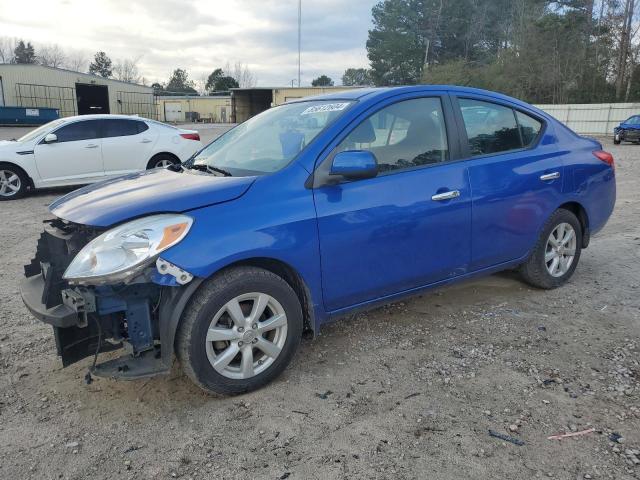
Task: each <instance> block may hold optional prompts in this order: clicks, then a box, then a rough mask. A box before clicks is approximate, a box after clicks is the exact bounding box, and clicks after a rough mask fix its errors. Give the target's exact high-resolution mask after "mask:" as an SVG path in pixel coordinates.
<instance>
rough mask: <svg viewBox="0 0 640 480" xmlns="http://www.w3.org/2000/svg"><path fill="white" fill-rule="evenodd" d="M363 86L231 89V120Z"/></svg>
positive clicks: (240, 120)
mask: <svg viewBox="0 0 640 480" xmlns="http://www.w3.org/2000/svg"><path fill="white" fill-rule="evenodd" d="M353 88H362V87H344V86H341V87H253V88H232V89H231V112H232V113H231V121H232V122H234V123H236V122H237V123H240V122H244V121H245V120H247V119H249V118H251V117H253V116H254V115H257V114H258V113H260V112H263V111H265V110H267V109H268V108H270V107H275V106H277V105H282V104H283V103H285V102H288V101H289V100H295V99H297V98H303V97H309V96H313V95H321V94H323V93H333V92H340V91H344V90H351V89H353Z"/></svg>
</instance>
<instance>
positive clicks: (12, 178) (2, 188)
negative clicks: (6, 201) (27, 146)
mask: <svg viewBox="0 0 640 480" xmlns="http://www.w3.org/2000/svg"><path fill="white" fill-rule="evenodd" d="M21 187H22V181H21V180H20V177H19V176H18V174H17V173H15V172H13V171H11V170H0V196H2V197H13V196H14V195H16V194H17V193H18V192H19V191H20V188H21Z"/></svg>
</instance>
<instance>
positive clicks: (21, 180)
mask: <svg viewBox="0 0 640 480" xmlns="http://www.w3.org/2000/svg"><path fill="white" fill-rule="evenodd" d="M201 148H202V143H201V142H200V135H198V132H196V131H195V130H184V129H179V128H176V127H172V126H170V125H166V124H164V123H160V122H156V121H154V120H149V119H146V118H141V117H135V116H126V115H81V116H76V117H67V118H61V119H59V120H54V121H53V122H49V123H47V124H46V125H43V126H41V127H40V128H37V129H35V130H33V131H31V132H29V133H27V134H26V135H25V136H23V137H22V138H20V139H18V140H13V141H0V201H1V200H12V199H15V198H20V197H22V196H23V195H24V194H25V193H26V191H27V189H29V188H47V187H60V186H67V185H83V184H87V183H93V182H97V181H100V180H104V179H105V178H108V177H114V176H117V175H124V174H127V173H131V172H137V171H140V170H146V169H150V168H157V167H166V166H169V165H171V164H177V163H181V162H184V161H185V160H187V159H188V158H189V157H191V155H193V154H194V153H196V152H197V151H198V150H200V149H201Z"/></svg>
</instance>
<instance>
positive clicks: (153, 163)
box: [147, 153, 181, 170]
mask: <svg viewBox="0 0 640 480" xmlns="http://www.w3.org/2000/svg"><path fill="white" fill-rule="evenodd" d="M180 163H181V162H180V160H178V159H177V158H176V157H174V156H173V155H169V154H168V153H159V154H158V155H155V156H154V157H153V158H152V159H151V160H149V163H148V164H147V170H151V169H153V168H167V167H169V166H171V165H178V164H180Z"/></svg>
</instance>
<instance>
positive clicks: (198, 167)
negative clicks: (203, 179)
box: [189, 163, 233, 177]
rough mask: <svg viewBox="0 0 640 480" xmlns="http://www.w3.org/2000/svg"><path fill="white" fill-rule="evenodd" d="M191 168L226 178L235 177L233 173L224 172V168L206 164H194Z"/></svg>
mask: <svg viewBox="0 0 640 480" xmlns="http://www.w3.org/2000/svg"><path fill="white" fill-rule="evenodd" d="M189 168H192V169H194V170H200V171H202V172H209V173H219V174H221V175H222V176H224V177H233V175H232V174H231V172H228V171H226V170H223V169H222V168H218V167H214V166H211V165H207V164H205V163H192V164H191V165H189Z"/></svg>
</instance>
